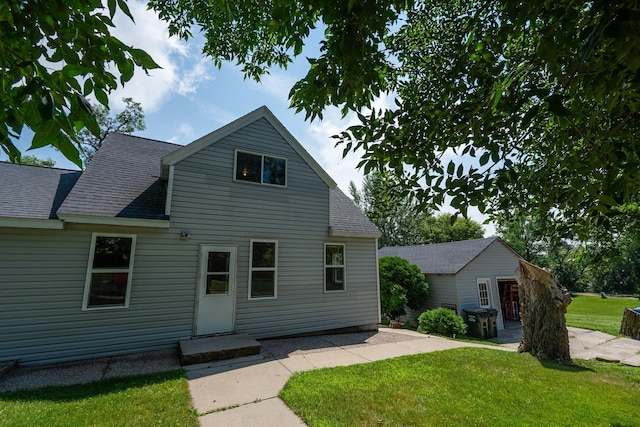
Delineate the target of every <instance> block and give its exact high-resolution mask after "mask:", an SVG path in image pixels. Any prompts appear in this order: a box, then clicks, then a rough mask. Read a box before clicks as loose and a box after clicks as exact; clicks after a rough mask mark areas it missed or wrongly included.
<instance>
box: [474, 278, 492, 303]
mask: <svg viewBox="0 0 640 427" xmlns="http://www.w3.org/2000/svg"><path fill="white" fill-rule="evenodd" d="M481 283H485V284H486V285H487V305H483V304H482V295H481V294H480V284H481ZM476 291H477V292H478V303H479V304H480V307H482V308H488V307H491V279H490V278H488V277H480V278H477V279H476Z"/></svg>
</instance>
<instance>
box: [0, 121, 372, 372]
mask: <svg viewBox="0 0 640 427" xmlns="http://www.w3.org/2000/svg"><path fill="white" fill-rule="evenodd" d="M237 148H239V149H242V150H247V151H252V152H257V153H262V154H267V155H273V156H278V157H284V158H286V159H287V186H286V188H280V187H276V186H265V185H257V184H248V183H242V182H234V181H233V166H234V150H235V149H237ZM158 168H160V165H158ZM171 197H172V204H171V219H170V224H171V227H170V229H168V230H167V229H156V230H154V229H143V228H133V227H113V226H97V225H96V226H90V225H74V224H66V226H65V230H30V229H11V228H0V271H1V272H2V274H1V275H0V336H1V337H2V340H0V361H4V360H14V359H19V362H20V363H21V364H25V365H29V364H40V363H50V362H58V361H68V360H77V359H85V358H91V357H100V356H106V355H115V354H125V353H132V352H137V351H147V350H154V349H161V348H173V347H176V346H177V342H178V341H179V340H183V339H189V338H191V337H192V336H193V333H194V316H195V304H196V294H197V292H196V290H197V286H198V285H197V268H198V253H199V252H198V251H199V247H200V245H202V244H212V245H234V246H237V248H238V252H237V255H238V257H237V294H236V311H235V316H236V318H235V329H236V331H238V332H247V333H250V334H252V335H253V336H254V337H256V338H262V337H271V336H278V335H289V334H296V333H304V332H312V331H320V330H327V329H336V328H345V327H355V326H364V325H375V324H376V323H377V322H378V320H379V314H378V287H377V283H378V282H377V270H376V265H377V249H376V247H377V245H376V240H375V239H372V238H371V239H370V238H367V239H358V238H330V237H329V235H328V230H329V188H328V186H327V184H326V183H325V182H324V181H323V180H322V179H321V178H320V177H319V176H318V175H317V174H316V173H315V172H314V171H313V170H312V169H311V168H310V167H309V166H308V165H307V164H306V162H305V161H304V160H303V159H302V158H301V157H300V156H299V155H298V154H297V152H295V150H293V149H292V147H291V146H290V145H289V144H288V143H286V141H284V140H283V139H282V138H281V136H280V135H279V134H278V133H277V132H276V131H275V130H274V129H273V128H272V127H271V125H270V124H269V123H268V122H267V121H266V120H264V119H262V120H259V121H257V122H254V123H253V124H251V125H249V126H247V127H245V128H243V129H241V130H240V131H238V132H236V133H234V134H232V135H230V136H228V137H226V138H224V139H222V140H220V141H218V142H216V143H214V144H212V145H210V146H209V147H207V148H204V149H202V150H201V151H199V152H197V153H195V154H193V155H192V156H190V157H189V158H187V159H185V160H183V161H180V162H178V163H177V164H176V165H175V170H174V182H173V191H172V195H171ZM181 231H189V232H190V233H191V239H189V240H184V239H181V238H180V232H181ZM92 232H100V233H122V234H135V235H136V236H137V241H136V252H135V261H134V266H133V276H132V285H131V286H132V287H131V295H130V300H129V307H128V308H127V309H107V310H88V311H82V299H83V292H84V287H85V278H86V273H87V262H88V259H89V251H90V246H91V235H92ZM250 239H271V240H277V241H278V252H279V253H278V290H277V292H278V297H277V299H270V300H249V299H248V295H247V293H248V266H249V242H250ZM326 242H338V243H344V244H345V245H346V246H345V255H346V263H347V264H346V292H338V293H325V292H324V244H325V243H326Z"/></svg>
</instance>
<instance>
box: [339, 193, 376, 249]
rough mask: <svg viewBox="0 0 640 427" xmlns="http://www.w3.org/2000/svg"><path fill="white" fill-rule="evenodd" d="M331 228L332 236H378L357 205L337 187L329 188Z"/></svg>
mask: <svg viewBox="0 0 640 427" xmlns="http://www.w3.org/2000/svg"><path fill="white" fill-rule="evenodd" d="M330 203H331V229H330V233H331V235H332V236H340V237H350V236H360V237H362V236H367V237H380V236H381V235H382V233H380V230H378V227H376V226H375V224H373V223H372V222H371V221H369V218H367V217H366V215H365V214H363V213H362V211H361V210H360V208H359V207H357V206H356V204H355V203H354V202H353V200H351V199H350V198H349V197H347V195H346V194H344V193H343V192H342V191H340V189H339V188H337V187H336V188H333V189H331V201H330Z"/></svg>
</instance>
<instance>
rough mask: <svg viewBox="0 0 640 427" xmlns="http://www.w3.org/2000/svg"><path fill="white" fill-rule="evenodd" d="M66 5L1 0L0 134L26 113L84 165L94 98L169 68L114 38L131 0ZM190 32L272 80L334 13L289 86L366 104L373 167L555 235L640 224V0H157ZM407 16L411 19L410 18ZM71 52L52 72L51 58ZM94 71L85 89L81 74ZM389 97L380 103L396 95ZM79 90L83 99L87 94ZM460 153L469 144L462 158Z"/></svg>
mask: <svg viewBox="0 0 640 427" xmlns="http://www.w3.org/2000/svg"><path fill="white" fill-rule="evenodd" d="M107 5H108V9H109V14H108V15H105V14H103V13H102V12H101V9H100V8H101V7H102V3H101V2H100V1H98V0H90V1H83V2H81V1H79V0H71V1H70V2H64V4H62V3H59V2H58V3H53V5H49V4H46V5H45V4H44V3H39V2H35V1H27V2H19V1H17V0H11V1H10V3H9V4H8V5H3V6H1V7H0V31H1V32H0V36H1V37H0V40H1V42H0V52H2V57H3V58H7V59H6V61H7V62H5V65H3V67H6V68H3V70H6V71H5V72H3V77H2V79H3V87H4V88H5V91H3V95H2V97H3V98H2V100H3V105H8V106H10V107H11V108H8V109H6V110H4V111H3V112H2V114H3V116H2V117H3V121H2V123H3V127H0V128H1V129H2V134H1V135H0V136H1V137H2V138H3V139H2V142H1V144H2V148H3V149H4V150H5V151H6V152H8V153H9V155H10V158H12V159H17V157H18V156H19V153H17V150H16V149H15V146H13V144H12V143H11V141H10V136H15V135H18V134H19V133H20V131H21V129H22V126H23V125H25V124H26V125H27V126H29V127H31V128H32V129H34V130H35V131H36V136H35V137H34V141H33V146H34V147H38V146H41V145H46V144H48V143H52V144H54V145H58V146H60V149H61V151H62V152H63V153H65V155H67V156H70V157H71V158H74V160H75V161H76V162H77V163H79V158H78V156H77V151H76V150H75V147H74V145H73V144H72V143H70V138H72V136H73V135H74V134H75V131H76V129H78V130H79V127H80V126H82V124H83V123H84V125H86V126H88V127H89V129H91V130H92V132H93V133H94V135H98V134H99V129H98V126H97V124H96V123H95V122H94V121H93V119H91V116H89V115H88V112H87V110H86V109H85V107H86V105H85V103H84V102H83V100H84V96H87V95H88V94H90V93H95V96H96V98H97V99H98V101H100V102H101V104H103V105H105V106H106V102H107V100H106V93H107V92H108V91H109V90H110V89H111V88H113V87H115V85H116V84H117V80H116V78H115V76H113V75H112V74H111V73H110V72H109V71H107V70H108V68H107V67H106V66H105V65H107V64H114V65H115V66H116V68H117V69H118V71H119V72H120V74H121V77H120V80H121V82H122V83H124V82H126V81H128V79H130V77H131V75H132V73H133V69H134V68H135V66H140V67H142V68H143V69H150V68H154V67H156V66H157V65H156V64H155V63H154V62H153V61H152V60H151V59H150V58H149V57H148V55H145V54H144V53H143V52H141V51H139V50H136V49H134V48H130V47H127V46H124V45H122V43H120V42H119V41H118V40H117V39H114V38H112V37H110V34H109V28H108V27H109V26H110V25H111V21H110V18H111V17H113V15H114V13H115V11H116V10H118V9H120V10H122V11H123V12H125V13H128V9H127V8H126V2H125V0H108V1H107ZM149 7H150V8H152V9H154V10H155V11H157V12H158V13H159V15H160V16H161V18H163V19H165V20H166V21H167V22H168V23H169V28H170V32H171V34H176V35H178V36H180V37H182V38H184V39H188V38H189V37H190V36H191V31H192V29H193V28H194V27H197V28H199V29H202V32H203V34H204V36H205V39H206V43H205V46H204V53H205V54H206V55H208V56H210V57H211V58H213V61H214V62H215V63H216V64H217V65H218V66H220V65H221V64H222V63H223V62H224V61H237V62H238V64H240V65H241V66H242V67H243V71H244V73H245V76H246V77H250V78H254V79H256V80H259V79H260V77H261V76H262V75H264V74H265V73H267V72H268V71H269V68H270V67H273V66H278V67H286V66H287V65H288V63H290V62H291V61H292V59H293V58H295V57H297V56H299V55H301V54H303V47H304V44H305V41H306V39H307V38H308V36H309V34H310V31H311V30H312V29H314V28H316V26H319V25H322V26H323V27H324V39H323V40H322V41H321V42H320V55H319V56H318V57H317V58H308V62H309V71H308V73H307V74H306V76H305V77H304V78H303V79H301V80H300V81H298V82H297V83H295V85H294V86H293V88H292V90H291V92H290V99H291V103H292V105H293V107H294V108H295V109H296V110H297V111H302V110H304V111H305V113H306V116H307V117H311V118H314V117H318V116H319V117H321V116H322V111H323V109H324V108H325V106H327V105H334V106H338V107H340V108H342V111H343V112H344V113H346V112H348V111H351V110H352V111H357V112H359V113H360V114H359V118H360V120H361V122H362V124H361V125H358V126H354V127H351V128H350V129H348V130H346V131H345V132H343V133H342V134H341V135H340V136H339V138H338V142H341V143H343V144H344V145H343V146H344V152H349V151H352V150H354V151H355V150H362V151H364V159H363V162H362V163H361V165H362V166H363V167H364V169H365V173H367V174H368V173H369V172H371V171H374V170H379V171H382V170H386V169H387V168H389V169H391V170H392V171H393V172H394V173H395V174H396V175H397V176H398V177H399V178H400V180H399V181H400V182H401V183H402V184H403V186H404V187H405V189H406V190H407V191H409V190H410V191H412V192H413V194H414V195H415V197H416V198H417V199H418V200H419V201H420V202H421V203H422V204H423V205H425V206H427V205H428V206H441V205H442V204H443V203H444V201H445V196H447V195H449V196H451V200H452V201H451V205H452V206H453V207H454V208H456V209H458V210H459V211H460V212H461V213H463V214H465V213H466V210H467V207H468V206H470V205H472V206H477V207H478V208H479V209H480V210H481V211H482V212H485V213H488V214H491V215H495V214H497V213H501V212H508V211H509V210H510V209H512V208H513V207H515V206H520V207H523V209H524V210H526V211H529V212H535V213H537V214H540V215H542V216H549V217H550V218H553V221H548V222H546V223H545V224H546V225H547V226H548V227H549V230H547V231H546V233H548V234H556V235H559V236H562V235H566V234H567V233H568V232H570V231H572V232H577V233H582V234H586V233H588V231H589V229H590V228H592V227H609V226H611V225H612V224H614V223H618V222H617V221H614V222H612V218H614V217H620V216H622V217H625V218H627V219H628V221H636V222H637V221H638V219H639V218H640V212H639V210H638V207H637V205H634V204H633V203H630V201H631V200H633V199H634V198H635V197H637V195H638V193H639V191H640V168H639V167H638V165H639V164H640V154H639V153H640V150H639V149H638V141H637V135H638V130H639V129H638V127H640V120H638V112H639V111H640V96H639V90H638V89H639V88H640V85H639V84H638V81H640V77H639V71H640V61H638V60H637V58H638V55H637V52H638V51H640V37H639V34H640V31H638V28H639V26H638V25H637V24H638V22H639V21H640V12H639V8H638V7H637V4H636V2H635V1H631V0H621V1H618V2H615V3H613V4H612V3H611V2H606V1H595V2H573V1H569V0H558V1H554V2H548V1H543V0H532V1H528V2H524V3H523V2H521V1H519V0H494V1H485V0H470V1H461V0H453V1H449V0H446V1H445V0H424V1H421V2H415V1H412V0H405V1H402V0H386V1H385V0H382V1H372V0H351V1H347V2H336V1H329V0H317V1H314V2H290V1H288V0H270V1H265V2H254V1H250V0H239V1H234V2H229V1H226V0H151V1H150V2H149ZM401 16H402V18H403V19H402V22H401V23H399V18H400V17H401ZM41 58H42V60H49V61H54V62H55V61H64V65H63V66H62V69H61V70H57V71H53V72H50V71H49V70H48V69H47V68H46V67H45V66H44V65H42V64H41V63H40V62H39V61H40V60H41ZM76 77H79V78H80V79H81V80H84V84H82V85H81V83H79V82H78V81H77V80H76ZM385 92H393V93H395V94H397V99H396V107H395V108H394V109H392V110H385V111H375V110H374V111H371V112H370V113H366V114H363V111H365V110H364V108H366V107H371V101H372V100H373V99H374V98H375V97H376V96H379V95H380V94H382V93H385ZM76 94H78V96H76ZM51 106H53V108H50V107H51ZM451 154H453V155H454V156H455V157H454V158H451Z"/></svg>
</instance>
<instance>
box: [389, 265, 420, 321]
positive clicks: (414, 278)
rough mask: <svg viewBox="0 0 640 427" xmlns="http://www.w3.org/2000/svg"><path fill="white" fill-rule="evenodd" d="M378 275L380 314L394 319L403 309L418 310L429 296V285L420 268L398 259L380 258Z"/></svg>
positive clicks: (402, 312) (401, 313)
mask: <svg viewBox="0 0 640 427" xmlns="http://www.w3.org/2000/svg"><path fill="white" fill-rule="evenodd" d="M378 270H379V274H380V305H381V308H382V314H383V315H385V316H387V317H390V318H396V317H398V316H401V315H403V314H404V312H405V311H404V308H405V306H406V307H409V308H411V309H414V310H418V309H419V308H420V307H422V306H423V305H424V303H425V302H426V300H427V296H428V294H429V285H428V284H427V281H426V279H425V277H424V274H422V273H421V272H420V268H419V267H418V266H417V265H415V264H411V263H410V262H409V261H407V260H406V259H404V258H400V257H391V256H388V257H382V258H380V260H379V261H378Z"/></svg>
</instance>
